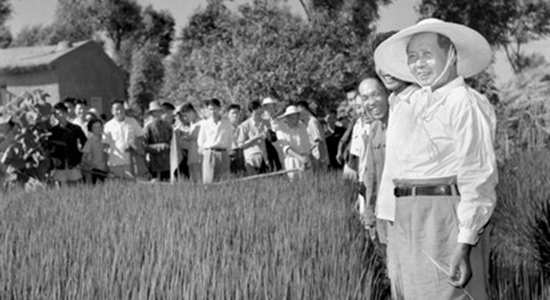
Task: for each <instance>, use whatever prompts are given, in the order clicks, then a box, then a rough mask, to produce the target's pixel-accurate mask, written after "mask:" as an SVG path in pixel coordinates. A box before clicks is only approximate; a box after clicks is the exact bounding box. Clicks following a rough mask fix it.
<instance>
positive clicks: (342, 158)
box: [336, 151, 344, 165]
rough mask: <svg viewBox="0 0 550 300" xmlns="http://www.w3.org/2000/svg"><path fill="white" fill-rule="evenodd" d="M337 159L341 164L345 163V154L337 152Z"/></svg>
mask: <svg viewBox="0 0 550 300" xmlns="http://www.w3.org/2000/svg"><path fill="white" fill-rule="evenodd" d="M336 161H337V162H338V163H339V164H341V165H344V155H343V154H342V152H340V151H338V153H337V154H336Z"/></svg>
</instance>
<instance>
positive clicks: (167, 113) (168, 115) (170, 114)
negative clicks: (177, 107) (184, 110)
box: [160, 109, 174, 124]
mask: <svg viewBox="0 0 550 300" xmlns="http://www.w3.org/2000/svg"><path fill="white" fill-rule="evenodd" d="M160 118H161V119H162V120H164V121H166V122H168V123H170V124H172V123H174V111H173V110H171V109H165V110H163V111H162V115H161V116H160Z"/></svg>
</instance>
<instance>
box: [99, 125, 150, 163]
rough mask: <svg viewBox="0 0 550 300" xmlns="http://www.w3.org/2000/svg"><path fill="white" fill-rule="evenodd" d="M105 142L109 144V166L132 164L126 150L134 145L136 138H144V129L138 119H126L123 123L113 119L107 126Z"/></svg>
mask: <svg viewBox="0 0 550 300" xmlns="http://www.w3.org/2000/svg"><path fill="white" fill-rule="evenodd" d="M104 133H105V140H104V142H105V143H107V144H109V146H110V147H109V161H108V162H109V166H121V165H129V164H130V153H129V152H127V151H126V149H127V148H128V147H129V146H130V145H134V144H135V142H136V138H138V137H141V136H143V134H144V131H143V128H142V127H141V126H140V125H139V123H138V122H137V121H136V119H134V118H131V117H125V118H124V120H122V121H120V122H119V121H117V120H116V119H111V120H110V121H109V122H107V123H106V124H105V130H104ZM134 146H135V145H134Z"/></svg>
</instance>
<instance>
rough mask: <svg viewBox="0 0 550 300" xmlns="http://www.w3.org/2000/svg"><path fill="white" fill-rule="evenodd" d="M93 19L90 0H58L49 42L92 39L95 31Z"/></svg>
mask: <svg viewBox="0 0 550 300" xmlns="http://www.w3.org/2000/svg"><path fill="white" fill-rule="evenodd" d="M94 19H95V18H94V15H93V11H92V9H91V2H90V1H82V0H58V1H57V7H56V10H55V19H54V21H53V23H52V25H51V27H52V29H51V33H50V37H49V44H57V43H59V42H61V41H69V42H80V41H85V40H89V39H92V38H93V36H94V33H95V24H94Z"/></svg>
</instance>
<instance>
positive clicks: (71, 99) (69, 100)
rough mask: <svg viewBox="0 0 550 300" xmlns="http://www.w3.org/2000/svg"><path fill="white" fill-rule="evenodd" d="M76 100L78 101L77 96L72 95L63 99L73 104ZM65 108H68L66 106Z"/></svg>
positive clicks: (64, 101)
mask: <svg viewBox="0 0 550 300" xmlns="http://www.w3.org/2000/svg"><path fill="white" fill-rule="evenodd" d="M75 102H76V99H75V98H72V97H66V98H65V99H63V102H62V103H70V104H72V105H75ZM65 108H67V107H66V106H65Z"/></svg>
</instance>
